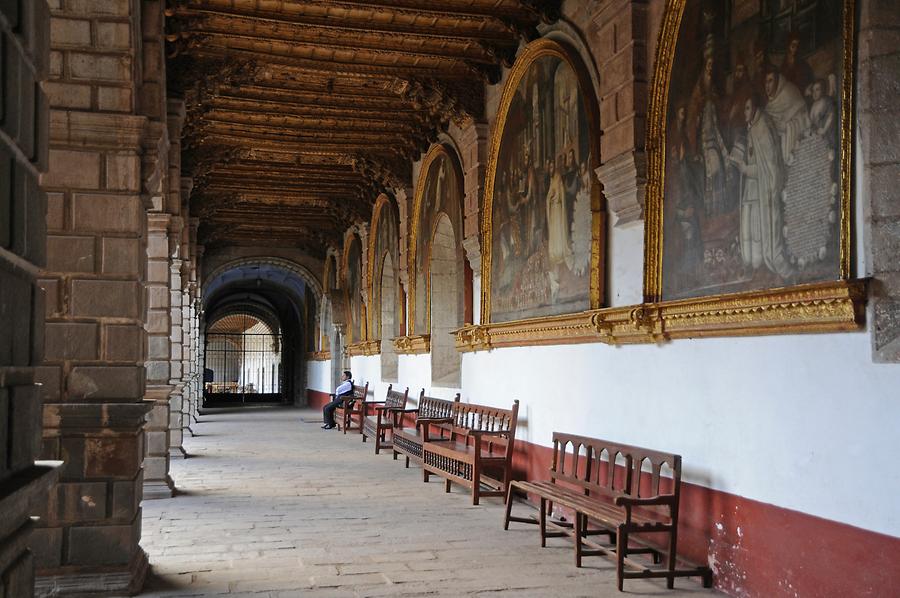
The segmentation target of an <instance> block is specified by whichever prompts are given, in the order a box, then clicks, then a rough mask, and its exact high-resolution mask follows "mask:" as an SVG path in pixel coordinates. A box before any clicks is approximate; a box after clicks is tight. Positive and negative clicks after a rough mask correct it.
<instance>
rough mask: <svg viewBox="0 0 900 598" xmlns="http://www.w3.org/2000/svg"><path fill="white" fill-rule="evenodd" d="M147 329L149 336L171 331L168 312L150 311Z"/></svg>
mask: <svg viewBox="0 0 900 598" xmlns="http://www.w3.org/2000/svg"><path fill="white" fill-rule="evenodd" d="M145 327H146V329H147V333H149V334H165V332H166V331H167V330H168V329H169V312H168V310H158V311H150V312H149V313H148V314H147V324H146V326H145Z"/></svg>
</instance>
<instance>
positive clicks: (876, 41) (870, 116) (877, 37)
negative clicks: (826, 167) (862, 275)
mask: <svg viewBox="0 0 900 598" xmlns="http://www.w3.org/2000/svg"><path fill="white" fill-rule="evenodd" d="M859 27H860V32H859V70H858V72H859V81H858V86H857V87H858V89H859V96H858V97H859V105H858V111H857V113H858V115H859V138H860V148H859V150H860V151H859V154H858V158H857V159H858V160H859V161H860V162H861V163H862V164H861V172H862V176H860V177H859V180H860V185H861V187H862V194H861V197H863V198H865V199H864V201H866V202H867V203H868V208H869V209H868V210H867V211H866V212H867V213H866V220H867V222H866V225H867V226H866V228H867V229H868V230H866V231H865V234H866V245H867V247H866V254H867V256H866V257H867V260H866V262H867V263H868V264H869V265H870V272H868V274H871V275H872V278H873V281H872V285H871V288H872V300H871V301H870V309H871V320H870V321H871V326H872V327H873V334H872V358H873V361H875V362H876V363H900V258H898V256H900V190H898V187H897V181H898V180H900V106H898V104H897V101H896V90H897V88H898V85H900V38H898V36H897V31H898V30H900V11H898V10H897V3H896V2H893V1H892V0H868V1H866V2H863V3H862V5H861V10H860V24H859Z"/></svg>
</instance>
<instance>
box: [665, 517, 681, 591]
mask: <svg viewBox="0 0 900 598" xmlns="http://www.w3.org/2000/svg"><path fill="white" fill-rule="evenodd" d="M677 537H678V528H677V527H675V526H672V531H671V533H670V534H669V555H668V559H667V563H666V565H667V567H668V569H669V576H668V577H667V578H666V587H667V588H669V589H670V590H672V589H674V588H675V576H674V575H672V574H673V573H674V572H675V564H676V561H677V555H676V554H675V541H676V539H677Z"/></svg>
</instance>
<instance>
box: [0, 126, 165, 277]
mask: <svg viewBox="0 0 900 598" xmlns="http://www.w3.org/2000/svg"><path fill="white" fill-rule="evenodd" d="M12 180H13V155H12V154H11V153H10V151H9V150H8V149H7V147H6V145H5V144H0V247H3V248H10V247H11V246H12V238H13V231H12V220H13V215H12V213H13V187H14V185H13V182H12ZM166 276H168V272H167V273H166Z"/></svg>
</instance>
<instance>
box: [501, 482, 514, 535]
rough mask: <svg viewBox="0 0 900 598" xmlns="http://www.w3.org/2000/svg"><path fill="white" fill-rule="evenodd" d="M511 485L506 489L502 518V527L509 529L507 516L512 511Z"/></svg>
mask: <svg viewBox="0 0 900 598" xmlns="http://www.w3.org/2000/svg"><path fill="white" fill-rule="evenodd" d="M512 501H513V497H512V486H510V487H509V488H507V490H506V517H505V518H504V519H503V529H505V530H509V516H510V514H511V513H512Z"/></svg>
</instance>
